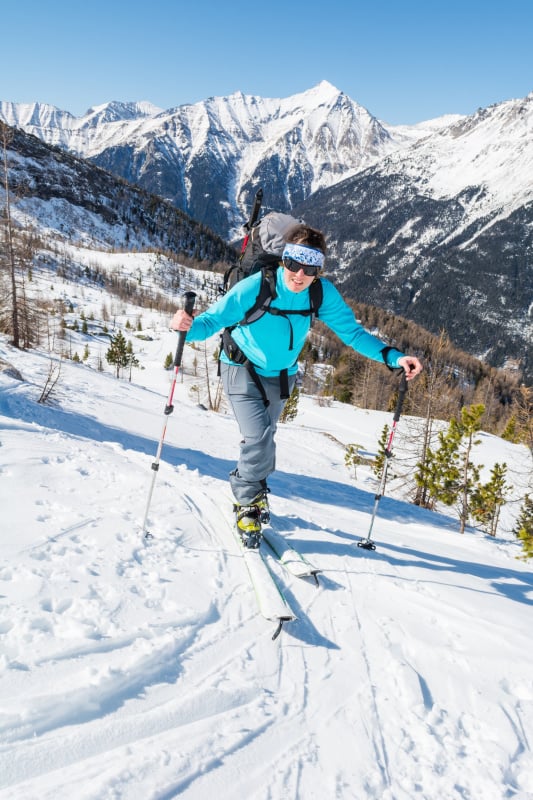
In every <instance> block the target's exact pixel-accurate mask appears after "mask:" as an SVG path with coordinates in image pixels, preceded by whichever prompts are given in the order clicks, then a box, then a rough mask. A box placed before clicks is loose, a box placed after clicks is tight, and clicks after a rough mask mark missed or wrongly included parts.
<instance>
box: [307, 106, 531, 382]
mask: <svg viewBox="0 0 533 800" xmlns="http://www.w3.org/2000/svg"><path fill="white" fill-rule="evenodd" d="M532 174H533V93H532V94H530V95H528V96H527V97H525V98H524V99H522V100H510V101H508V102H505V103H501V104H498V105H495V106H492V107H490V108H486V109H482V110H480V111H478V112H477V113H476V114H474V115H473V116H471V117H468V118H464V119H461V120H459V121H455V122H453V123H452V124H451V125H449V126H448V127H445V128H443V129H439V130H437V131H436V132H434V133H433V134H432V135H430V136H427V137H425V138H423V139H420V140H419V141H417V142H415V143H414V144H412V145H411V147H409V148H407V149H403V150H398V151H396V152H395V153H391V154H389V155H388V156H387V157H385V158H383V159H381V160H380V161H379V163H376V164H374V165H373V166H371V167H369V168H368V169H366V170H364V171H362V172H359V173H358V174H357V175H355V176H353V177H350V178H348V179H346V180H344V181H342V182H340V183H338V184H337V185H335V186H333V187H330V188H329V189H325V190H321V191H318V192H316V193H315V194H314V195H313V196H312V197H310V198H309V200H308V201H306V202H304V203H303V204H302V205H300V206H299V207H298V208H297V209H296V211H297V213H299V214H302V215H304V216H305V217H306V219H308V220H309V221H310V222H315V224H317V225H320V227H322V228H323V229H324V230H325V232H326V233H327V234H328V239H329V242H330V245H331V256H332V258H331V261H332V262H333V263H334V265H335V276H336V279H337V281H338V282H339V283H340V284H341V285H342V287H343V289H344V291H345V292H347V293H349V294H352V295H355V296H359V297H360V298H361V299H363V298H364V299H366V300H367V301H368V302H371V303H374V304H376V305H380V304H381V305H384V306H385V307H387V308H389V309H390V310H391V311H394V312H396V313H399V314H402V315H404V316H406V317H408V318H410V319H414V320H415V321H417V322H419V323H420V324H422V325H424V326H425V327H427V328H428V329H429V330H432V331H433V332H434V333H437V332H438V331H439V329H441V328H445V329H446V330H448V332H449V333H450V334H451V336H452V338H453V339H454V341H456V342H457V343H458V344H459V345H460V346H461V347H463V349H466V350H468V351H469V352H471V353H474V354H476V355H479V356H482V357H484V358H486V359H488V360H489V361H491V362H492V363H495V364H499V365H500V366H501V365H503V363H504V362H505V359H506V357H508V356H510V355H511V354H512V355H513V356H514V357H515V358H518V359H519V360H520V361H521V363H522V367H523V368H524V370H525V371H526V373H527V374H528V375H529V377H530V378H531V375H532V371H533V363H532V356H531V354H532V342H533V316H532V308H533V305H532V304H533V181H532V180H531V175H532Z"/></svg>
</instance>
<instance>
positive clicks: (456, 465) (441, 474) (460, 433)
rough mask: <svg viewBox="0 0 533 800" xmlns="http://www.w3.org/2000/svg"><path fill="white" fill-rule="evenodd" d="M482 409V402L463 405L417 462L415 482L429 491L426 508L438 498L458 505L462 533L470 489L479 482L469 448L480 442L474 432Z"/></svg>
mask: <svg viewBox="0 0 533 800" xmlns="http://www.w3.org/2000/svg"><path fill="white" fill-rule="evenodd" d="M484 411H485V406H483V405H482V404H481V403H479V404H474V405H472V406H463V408H462V409H461V416H460V419H457V418H455V417H454V418H452V420H451V421H450V424H449V427H448V430H447V432H443V431H441V432H440V433H439V436H438V439H439V444H440V447H439V448H438V450H436V451H433V450H432V449H431V448H429V449H428V452H427V457H426V461H425V463H423V464H422V463H420V464H419V465H418V471H417V474H416V475H415V479H416V482H417V484H418V485H419V486H421V485H423V486H424V487H425V488H426V490H427V492H428V494H429V497H430V502H429V504H428V507H429V508H434V507H435V504H436V503H437V502H439V501H440V502H442V503H444V504H445V505H448V506H451V505H453V504H454V503H457V504H458V512H459V521H460V532H461V533H464V531H465V527H466V524H467V522H468V518H469V516H470V500H471V495H472V492H473V491H474V490H475V488H476V487H477V485H478V483H479V472H480V469H481V467H480V466H477V465H475V464H473V463H472V461H471V460H470V457H471V453H472V448H473V447H474V445H476V444H478V443H479V440H477V439H476V438H475V435H476V433H477V432H478V431H479V430H480V428H481V417H482V416H483V413H484Z"/></svg>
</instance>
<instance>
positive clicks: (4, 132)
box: [0, 122, 20, 347]
mask: <svg viewBox="0 0 533 800" xmlns="http://www.w3.org/2000/svg"><path fill="white" fill-rule="evenodd" d="M12 138H13V132H12V131H11V130H10V128H9V127H8V126H7V125H6V124H5V123H3V122H0V146H1V148H2V182H3V185H4V191H5V207H4V217H5V219H4V223H5V224H4V231H5V244H6V248H5V254H6V256H5V257H6V260H7V265H6V266H7V272H8V275H9V280H10V284H11V298H10V300H11V302H10V309H11V332H12V334H13V342H12V343H13V345H14V346H15V347H20V332H19V319H18V304H17V281H16V264H15V248H14V241H13V240H14V237H13V221H12V218H11V194H10V188H9V164H8V159H7V146H8V144H9V142H10V141H11V139H12Z"/></svg>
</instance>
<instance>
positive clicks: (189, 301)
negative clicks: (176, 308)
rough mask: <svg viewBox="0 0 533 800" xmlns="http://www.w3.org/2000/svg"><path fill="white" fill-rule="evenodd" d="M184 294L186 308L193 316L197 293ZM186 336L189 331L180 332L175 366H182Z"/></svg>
mask: <svg viewBox="0 0 533 800" xmlns="http://www.w3.org/2000/svg"><path fill="white" fill-rule="evenodd" d="M184 296H185V305H184V310H185V311H186V312H187V314H188V315H189V316H190V317H191V316H192V312H193V310H194V301H195V300H196V294H195V293H194V292H185V295H184ZM186 336H187V331H180V332H179V334H178V346H177V348H176V355H175V356H174V366H175V367H181V357H182V355H183V348H184V346H185V337H186Z"/></svg>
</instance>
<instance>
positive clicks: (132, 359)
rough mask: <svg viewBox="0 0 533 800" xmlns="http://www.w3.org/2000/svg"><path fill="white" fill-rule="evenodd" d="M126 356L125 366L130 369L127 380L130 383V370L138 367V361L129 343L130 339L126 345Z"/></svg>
mask: <svg viewBox="0 0 533 800" xmlns="http://www.w3.org/2000/svg"><path fill="white" fill-rule="evenodd" d="M126 354H127V358H128V363H127V365H126V366H128V367H129V368H130V372H129V377H128V380H129V382H130V383H131V370H132V368H133V367H138V366H139V359H138V358H137V356H136V355H135V353H134V352H133V345H132V343H131V339H130V340H128V344H127V345H126Z"/></svg>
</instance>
